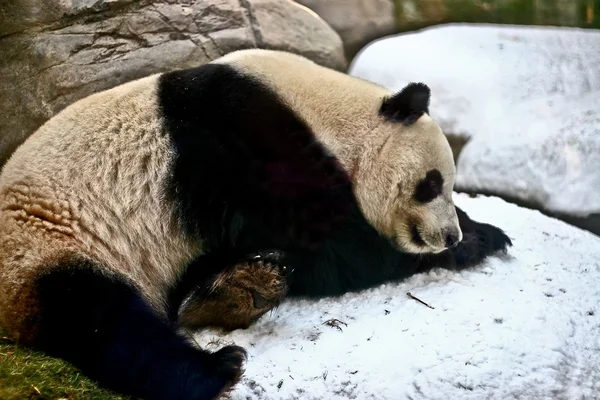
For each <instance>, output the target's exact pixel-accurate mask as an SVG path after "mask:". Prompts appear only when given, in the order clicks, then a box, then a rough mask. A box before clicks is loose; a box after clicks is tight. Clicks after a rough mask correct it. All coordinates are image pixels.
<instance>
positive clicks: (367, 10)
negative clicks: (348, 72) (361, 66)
mask: <svg viewBox="0 0 600 400" xmlns="http://www.w3.org/2000/svg"><path fill="white" fill-rule="evenodd" d="M297 1H298V3H300V4H303V5H305V6H306V7H308V8H310V9H311V10H313V11H314V12H316V13H317V14H319V15H320V16H321V17H322V18H323V19H324V20H325V21H327V23H329V25H331V27H332V28H333V29H335V30H336V32H337V33H339V34H340V36H341V38H342V40H343V42H344V48H345V51H346V56H347V57H348V58H349V59H351V58H352V57H354V55H355V54H356V53H358V51H359V50H360V49H361V48H362V47H363V46H364V45H366V44H367V43H369V42H371V41H372V40H374V39H377V38H379V37H382V36H386V35H389V34H392V33H394V32H395V31H396V21H395V7H394V1H393V0H297Z"/></svg>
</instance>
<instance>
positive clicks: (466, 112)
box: [350, 25, 600, 217]
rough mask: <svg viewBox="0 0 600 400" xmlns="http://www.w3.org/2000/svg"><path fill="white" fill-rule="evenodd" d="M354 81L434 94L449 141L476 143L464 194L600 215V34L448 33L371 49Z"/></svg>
mask: <svg viewBox="0 0 600 400" xmlns="http://www.w3.org/2000/svg"><path fill="white" fill-rule="evenodd" d="M350 73H351V74H352V75H356V76H359V77H362V78H365V79H368V80H371V81H374V82H376V83H379V84H382V85H384V86H386V87H388V88H390V89H392V90H397V89H400V88H401V87H402V86H404V85H405V84H406V83H407V82H409V81H415V80H416V81H419V80H420V81H424V82H426V83H427V84H428V85H429V86H430V87H431V89H432V102H431V113H432V116H433V117H435V118H436V119H437V120H438V121H439V122H440V124H441V125H442V128H443V129H444V131H445V132H446V133H448V134H450V135H463V136H467V137H470V138H471V140H470V141H469V142H468V144H467V145H466V146H465V147H464V149H463V150H462V153H461V155H460V157H459V160H458V165H457V167H458V176H457V182H456V188H457V189H458V190H466V191H476V192H487V193H493V194H497V195H500V196H505V197H507V198H512V199H518V200H522V201H526V202H528V203H530V204H532V205H535V206H538V207H540V208H541V209H543V210H545V211H546V212H550V213H557V214H567V215H571V216H577V217H586V216H587V215H589V214H593V213H600V32H599V31H592V30H580V29H572V28H542V27H538V28H531V27H528V28H524V27H508V26H494V25H485V26H476V25H466V26H463V25H448V26H442V27H436V28H430V29H426V30H424V31H422V32H418V33H413V34H408V35H399V36H395V37H391V38H387V39H382V40H379V41H377V42H374V43H372V44H371V45H369V46H367V47H366V48H365V49H363V51H362V52H361V53H360V54H359V55H358V56H357V58H356V59H355V61H354V62H353V64H352V66H351V68H350Z"/></svg>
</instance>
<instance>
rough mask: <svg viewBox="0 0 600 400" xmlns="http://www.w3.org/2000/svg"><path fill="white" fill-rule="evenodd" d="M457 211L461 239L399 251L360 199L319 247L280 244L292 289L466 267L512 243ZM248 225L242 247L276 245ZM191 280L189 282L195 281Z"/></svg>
mask: <svg viewBox="0 0 600 400" xmlns="http://www.w3.org/2000/svg"><path fill="white" fill-rule="evenodd" d="M456 211H457V213H458V217H459V223H460V226H461V229H462V230H463V240H462V242H461V243H460V244H459V245H458V246H456V247H454V248H452V249H449V250H446V251H444V252H443V253H440V254H438V255H415V254H408V253H404V252H401V251H398V250H397V249H396V248H395V247H394V245H393V244H392V243H391V242H390V241H389V240H387V239H385V238H384V237H382V236H381V235H380V234H379V233H378V232H377V231H376V230H375V229H374V228H373V227H372V226H371V225H370V224H369V223H368V221H367V220H366V219H365V217H364V216H363V215H362V213H361V212H360V210H359V208H358V206H357V205H356V204H355V205H354V207H353V208H352V212H351V213H350V214H349V215H348V217H347V218H346V219H345V220H344V222H343V225H341V226H340V227H339V228H338V229H336V230H335V232H333V233H332V234H331V236H330V237H329V238H328V239H327V240H326V241H325V242H324V243H323V244H322V245H321V246H319V247H318V248H316V249H308V250H307V249H304V248H300V247H298V246H286V247H284V248H281V247H279V248H277V250H278V251H281V252H282V253H283V256H280V255H278V260H279V261H278V263H279V264H280V265H285V266H286V267H287V268H288V270H291V269H293V270H294V272H292V273H291V274H290V275H289V277H288V285H289V292H288V293H289V295H290V296H307V297H321V296H330V295H341V294H344V293H346V292H349V291H357V290H361V289H366V288H370V287H374V286H376V285H379V284H382V283H384V282H388V281H398V280H402V279H405V278H407V277H409V276H411V275H413V274H415V273H418V272H423V271H427V270H429V269H431V268H436V267H440V268H447V269H463V268H466V267H469V266H473V265H475V264H477V263H480V262H481V261H483V260H484V259H485V258H487V257H488V256H490V255H492V254H493V253H496V252H498V251H502V250H505V249H506V248H507V247H508V246H512V242H511V240H510V238H508V236H506V234H504V232H503V231H502V230H500V229H499V228H496V227H494V226H491V225H488V224H481V223H479V222H476V221H473V220H471V219H470V218H469V217H468V216H467V214H466V213H465V212H464V211H462V210H461V209H459V208H458V207H456ZM247 227H248V228H249V231H243V232H241V233H240V234H239V236H238V237H237V248H238V249H239V250H240V251H246V250H247V251H251V249H254V248H262V249H275V246H273V245H272V243H271V242H270V241H269V239H268V235H266V234H265V228H263V227H261V226H260V224H259V223H253V224H250V223H249V224H248V225H247ZM184 280H185V279H184ZM192 280H193V279H190V281H188V282H186V283H187V285H193V282H192ZM190 287H191V286H188V288H190ZM187 293H189V291H188V292H187Z"/></svg>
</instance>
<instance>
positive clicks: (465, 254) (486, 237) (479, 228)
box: [451, 222, 512, 267]
mask: <svg viewBox="0 0 600 400" xmlns="http://www.w3.org/2000/svg"><path fill="white" fill-rule="evenodd" d="M473 228H475V229H473V230H472V231H468V232H463V240H462V241H461V242H460V243H459V244H458V246H456V247H455V248H453V249H452V250H451V252H452V254H453V255H454V260H455V263H456V265H457V266H459V267H464V266H470V265H476V264H479V263H481V262H482V261H483V260H485V259H486V258H487V257H489V256H491V255H493V254H494V253H497V252H503V251H506V249H507V248H508V247H510V246H512V241H511V240H510V238H509V237H508V236H507V235H506V234H505V233H504V231H502V229H500V228H497V227H495V226H493V225H489V224H481V223H477V222H474V226H473Z"/></svg>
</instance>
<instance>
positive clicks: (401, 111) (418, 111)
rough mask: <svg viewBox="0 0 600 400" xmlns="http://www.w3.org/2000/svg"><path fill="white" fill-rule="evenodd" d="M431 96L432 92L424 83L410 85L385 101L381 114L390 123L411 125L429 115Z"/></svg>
mask: <svg viewBox="0 0 600 400" xmlns="http://www.w3.org/2000/svg"><path fill="white" fill-rule="evenodd" d="M430 95H431V91H430V90H429V87H428V86H427V85H425V84H424V83H414V82H412V83H409V84H408V85H406V86H405V87H404V88H403V89H402V90H400V91H399V92H398V93H396V94H394V95H393V96H391V97H389V98H386V99H384V101H383V102H382V104H381V107H380V109H379V113H380V114H381V115H382V116H384V117H385V118H386V119H388V120H390V121H394V122H401V123H403V124H404V125H411V124H413V123H415V121H417V120H418V119H419V118H420V117H421V116H422V115H423V114H424V113H427V114H429V98H430Z"/></svg>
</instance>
